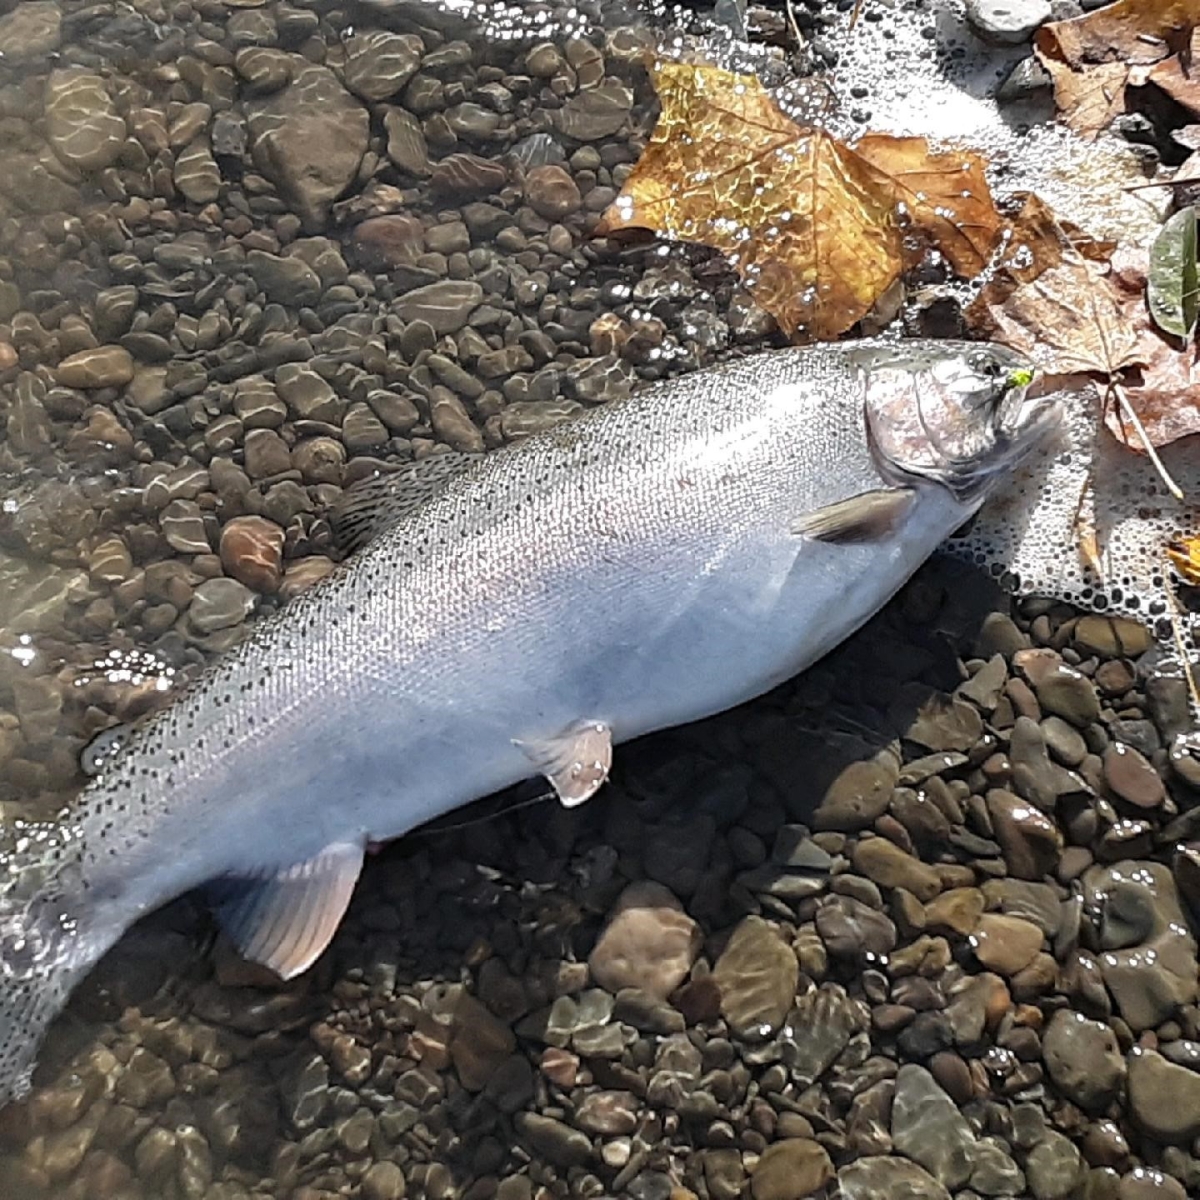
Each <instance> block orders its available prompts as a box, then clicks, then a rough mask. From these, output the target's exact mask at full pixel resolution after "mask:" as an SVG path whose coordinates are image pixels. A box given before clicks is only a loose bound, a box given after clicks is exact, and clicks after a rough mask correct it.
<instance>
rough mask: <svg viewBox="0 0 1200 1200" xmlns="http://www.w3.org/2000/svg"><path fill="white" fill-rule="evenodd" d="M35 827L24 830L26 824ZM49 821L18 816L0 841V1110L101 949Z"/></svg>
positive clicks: (19, 1092)
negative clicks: (89, 931) (85, 925)
mask: <svg viewBox="0 0 1200 1200" xmlns="http://www.w3.org/2000/svg"><path fill="white" fill-rule="evenodd" d="M34 828H37V829H39V830H40V831H41V837H40V840H39V837H38V835H37V834H35V835H34V836H32V837H31V836H29V833H30V831H31V830H32V829H34ZM71 849H73V848H72V847H71V846H70V845H69V844H68V843H67V842H66V841H65V840H64V839H63V838H62V837H61V836H60V831H59V830H57V829H56V828H55V827H54V826H50V825H47V826H38V827H33V826H30V825H28V824H26V823H21V822H18V823H17V825H16V828H15V829H11V830H9V829H6V830H4V831H3V837H2V844H0V1108H2V1107H3V1106H4V1105H5V1104H7V1103H9V1102H10V1101H12V1100H19V1099H20V1098H21V1097H23V1096H24V1095H25V1094H26V1093H27V1092H28V1091H29V1088H30V1081H31V1078H32V1075H33V1068H34V1065H35V1063H36V1061H37V1053H38V1049H39V1047H40V1046H41V1043H42V1038H43V1037H44V1036H45V1033H46V1030H47V1029H48V1028H49V1027H50V1024H51V1022H52V1021H53V1020H54V1018H55V1017H56V1016H57V1015H58V1014H59V1013H60V1012H61V1011H62V1009H63V1007H64V1006H65V1005H66V1003H67V1000H68V998H69V997H70V995H71V992H72V991H73V990H74V988H75V985H76V984H77V983H78V982H79V981H80V979H81V978H82V977H83V976H84V975H86V974H87V972H88V970H89V968H90V967H91V965H92V963H93V962H95V960H96V959H97V958H98V957H99V956H100V954H102V953H103V951H104V949H106V947H103V946H99V947H98V946H96V945H95V944H94V939H92V938H90V937H88V936H86V935H85V934H84V932H83V930H82V928H81V921H83V920H84V919H85V915H86V914H85V912H84V906H83V905H82V904H81V903H80V902H79V901H80V897H81V895H82V892H83V890H84V889H82V887H81V886H80V885H79V884H78V882H77V879H78V871H77V868H76V866H75V865H74V864H73V863H72V855H71V853H70V850H71Z"/></svg>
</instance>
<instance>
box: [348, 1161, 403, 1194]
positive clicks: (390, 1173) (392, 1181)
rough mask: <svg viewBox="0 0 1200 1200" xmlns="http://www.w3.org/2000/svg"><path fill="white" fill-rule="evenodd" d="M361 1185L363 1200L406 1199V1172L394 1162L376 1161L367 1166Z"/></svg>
mask: <svg viewBox="0 0 1200 1200" xmlns="http://www.w3.org/2000/svg"><path fill="white" fill-rule="evenodd" d="M359 1187H360V1190H361V1194H362V1200H404V1194H405V1182H404V1172H403V1171H401V1169H400V1168H399V1167H398V1166H397V1165H396V1164H395V1163H394V1162H388V1161H386V1160H383V1161H381V1162H375V1163H372V1164H371V1166H370V1167H368V1168H367V1172H366V1174H365V1175H364V1176H363V1177H362V1183H361V1184H360V1185H359Z"/></svg>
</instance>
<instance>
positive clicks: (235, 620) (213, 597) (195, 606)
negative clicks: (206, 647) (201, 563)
mask: <svg viewBox="0 0 1200 1200" xmlns="http://www.w3.org/2000/svg"><path fill="white" fill-rule="evenodd" d="M255 603H256V600H255V595H254V593H253V592H252V591H251V590H250V589H249V588H248V587H246V586H245V584H241V583H238V581H237V580H236V579H209V580H206V581H205V582H204V583H202V584H201V585H200V586H199V587H198V588H197V589H196V591H195V594H194V595H193V596H192V603H191V604H190V605H189V607H188V621H189V622H190V623H191V625H192V628H193V629H195V630H196V632H197V633H200V634H206V633H214V632H216V631H217V630H219V629H229V628H231V627H232V626H235V625H240V624H241V623H242V621H244V620H245V619H246V617H247V616H248V615H249V614H250V613H251V612H252V611H253V610H254V605H255Z"/></svg>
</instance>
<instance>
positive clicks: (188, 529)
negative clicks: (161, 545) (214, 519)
mask: <svg viewBox="0 0 1200 1200" xmlns="http://www.w3.org/2000/svg"><path fill="white" fill-rule="evenodd" d="M158 523H159V525H160V527H161V528H162V532H163V537H164V538H166V540H167V544H168V545H169V546H170V547H171V549H172V550H175V551H178V553H180V554H208V553H209V552H210V551H211V550H212V547H211V546H210V545H209V542H208V534H207V532H206V531H205V527H204V518H203V516H202V515H201V512H200V506H199V505H198V504H196V503H195V502H194V501H191V500H172V501H171V502H170V503H169V504H168V505H167V506H166V507H165V508H164V509H163V510H162V513H161V514H160V515H159V518H158Z"/></svg>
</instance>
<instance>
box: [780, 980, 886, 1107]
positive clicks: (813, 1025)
mask: <svg viewBox="0 0 1200 1200" xmlns="http://www.w3.org/2000/svg"><path fill="white" fill-rule="evenodd" d="M868 1023H869V1013H868V1010H867V1008H866V1005H864V1004H862V1003H861V1002H859V1001H857V1000H853V999H851V998H850V997H849V996H848V995H847V994H846V990H845V988H843V987H841V986H840V985H838V984H836V983H823V984H821V986H820V987H817V988H811V989H810V990H809V991H807V992H805V993H804V995H802V996H801V997H800V998H799V999H798V1000H797V1001H796V1006H795V1008H793V1009H792V1010H791V1012H790V1013H789V1014H788V1017H787V1023H786V1024H785V1025H784V1027H783V1029H782V1030H781V1031H780V1034H779V1056H780V1060H781V1061H782V1062H783V1064H784V1066H786V1067H787V1068H788V1070H789V1072H790V1073H791V1076H792V1079H793V1080H794V1081H795V1082H796V1083H797V1084H798V1085H799V1086H800V1087H801V1088H806V1087H808V1086H809V1085H810V1084H812V1083H814V1082H815V1081H816V1080H818V1079H820V1078H821V1076H822V1075H824V1073H825V1072H826V1071H827V1070H828V1069H829V1067H830V1066H831V1065H832V1064H833V1063H834V1061H835V1060H836V1059H837V1057H838V1056H839V1055H840V1054H841V1053H842V1051H843V1050H844V1049H845V1048H846V1045H847V1043H848V1042H849V1041H850V1038H851V1037H852V1036H853V1035H854V1034H856V1033H860V1032H862V1031H863V1030H864V1029H866V1028H867V1025H868Z"/></svg>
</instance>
